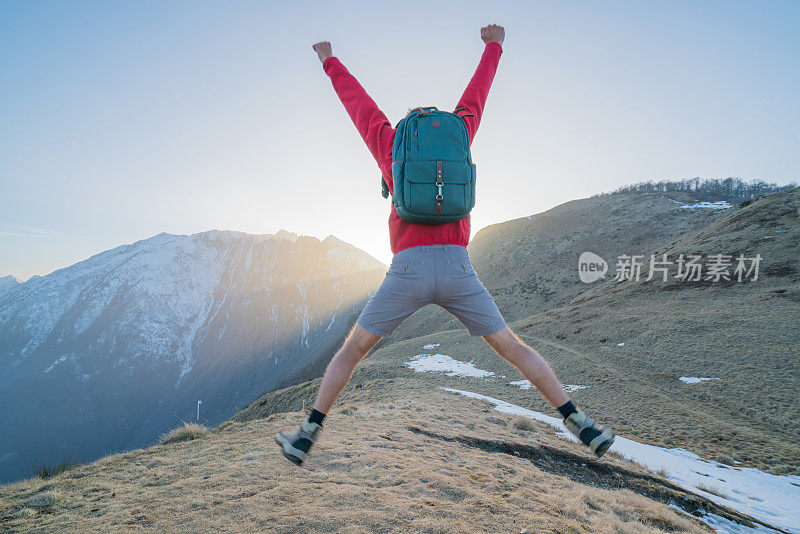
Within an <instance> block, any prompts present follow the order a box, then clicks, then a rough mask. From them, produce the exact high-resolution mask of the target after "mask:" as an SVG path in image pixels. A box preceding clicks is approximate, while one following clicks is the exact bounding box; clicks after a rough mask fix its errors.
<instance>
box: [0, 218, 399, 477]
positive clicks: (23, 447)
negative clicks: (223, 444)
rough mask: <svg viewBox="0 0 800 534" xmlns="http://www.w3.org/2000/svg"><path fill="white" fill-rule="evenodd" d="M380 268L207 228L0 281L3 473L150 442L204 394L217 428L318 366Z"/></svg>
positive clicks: (328, 247)
mask: <svg viewBox="0 0 800 534" xmlns="http://www.w3.org/2000/svg"><path fill="white" fill-rule="evenodd" d="M385 269H386V266H385V265H383V264H382V263H380V262H378V261H377V260H375V259H374V258H372V257H371V256H369V255H368V254H366V253H365V252H363V251H361V250H359V249H357V248H355V247H353V246H352V245H349V244H347V243H345V242H343V241H341V240H339V239H336V238H335V237H333V236H329V237H327V238H326V239H324V240H323V241H320V240H318V239H316V238H313V237H305V236H297V235H296V234H294V233H291V232H287V231H285V230H281V231H279V232H278V233H276V234H275V235H272V234H267V235H248V234H243V233H237V232H223V231H210V232H204V233H199V234H194V235H191V236H185V235H170V234H160V235H157V236H155V237H152V238H150V239H146V240H143V241H139V242H136V243H133V244H131V245H125V246H121V247H117V248H115V249H112V250H109V251H106V252H103V253H101V254H98V255H96V256H93V257H91V258H89V259H87V260H85V261H82V262H80V263H77V264H75V265H73V266H71V267H67V268H65V269H61V270H59V271H56V272H54V273H52V274H50V275H47V276H44V277H37V278H34V279H31V280H29V281H28V282H25V283H21V284H20V283H18V282H17V281H16V280H14V279H13V278H12V279H11V281H8V282H6V279H0V368H1V369H2V370H3V372H2V376H0V428H2V439H0V480H12V479H15V478H19V477H23V476H28V475H29V474H30V467H31V463H37V462H43V461H48V460H49V461H53V460H60V459H61V458H63V457H65V456H73V457H74V459H75V460H87V459H90V458H94V457H97V456H99V455H101V454H104V453H107V452H110V451H114V450H121V449H127V448H131V447H137V446H142V445H146V444H148V443H151V442H152V441H153V440H154V439H155V438H156V437H157V436H158V434H160V433H161V432H163V431H165V430H166V429H168V428H171V427H172V426H175V425H176V424H179V423H180V422H181V420H189V419H193V418H194V417H195V416H196V413H195V410H196V404H197V401H198V400H202V407H201V420H204V421H206V422H209V423H211V424H214V423H216V422H218V421H221V420H222V419H224V418H226V417H229V416H230V415H232V414H233V413H234V412H235V411H236V408H237V405H241V404H247V403H249V402H250V401H251V400H252V399H253V398H255V397H256V396H258V395H259V394H261V393H263V392H264V391H266V390H269V389H272V388H275V387H278V386H280V385H283V384H286V383H288V382H290V381H292V380H293V379H294V380H296V379H298V378H300V377H302V376H303V375H305V374H307V373H312V372H319V371H320V370H321V369H322V368H324V365H325V364H326V363H327V361H328V360H329V359H330V357H331V356H332V354H333V352H334V351H335V350H336V348H337V345H338V344H340V343H341V341H342V339H343V337H344V336H345V335H346V334H347V332H348V330H349V328H350V327H351V326H352V323H353V321H354V320H355V317H356V316H357V314H358V312H359V311H360V310H361V308H362V307H363V305H364V303H365V301H366V299H367V298H368V297H369V295H370V294H371V293H372V292H374V291H375V289H377V287H378V285H379V284H380V282H381V280H382V279H383V275H384V273H385Z"/></svg>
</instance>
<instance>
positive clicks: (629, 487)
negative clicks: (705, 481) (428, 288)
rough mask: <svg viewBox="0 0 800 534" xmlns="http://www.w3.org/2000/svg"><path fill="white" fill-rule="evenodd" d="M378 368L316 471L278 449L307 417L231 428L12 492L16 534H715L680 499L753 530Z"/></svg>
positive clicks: (656, 482) (635, 470)
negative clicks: (276, 439)
mask: <svg viewBox="0 0 800 534" xmlns="http://www.w3.org/2000/svg"><path fill="white" fill-rule="evenodd" d="M399 348H400V347H399V346H396V347H395V349H399ZM411 348H413V347H412V346H411V345H408V346H406V349H411ZM376 356H378V358H377V359H376V361H375V362H373V363H372V366H370V368H369V370H370V371H375V367H374V366H375V365H382V366H385V369H384V370H385V371H387V372H388V371H389V368H390V367H393V372H394V375H395V377H394V378H388V377H387V378H382V379H380V380H371V381H367V382H365V383H363V385H362V383H361V382H360V381H358V380H356V382H355V383H354V384H353V385H352V386H351V387H349V388H348V389H347V390H346V392H345V393H344V395H343V397H342V398H341V400H340V402H339V403H338V404H337V408H336V410H335V411H334V412H333V413H332V414H331V415H330V416H329V418H328V420H327V421H326V426H325V430H324V434H323V436H322V438H321V440H320V442H319V443H318V445H317V447H316V449H315V451H314V455H313V457H311V458H310V459H309V461H307V462H306V464H305V465H304V466H303V467H302V468H298V467H297V466H295V465H294V464H291V463H290V462H288V461H287V460H286V459H284V458H283V456H281V455H280V453H279V452H278V449H277V447H276V446H275V444H274V443H273V436H274V434H275V432H277V431H278V430H281V429H286V428H290V427H293V426H295V425H296V424H297V423H298V421H299V420H300V418H301V417H302V413H299V412H292V413H276V414H272V415H269V416H267V417H266V418H255V419H251V420H247V421H237V422H228V423H225V424H223V425H221V426H220V427H219V428H217V429H216V430H214V431H212V432H210V433H208V434H207V435H205V436H203V437H200V438H198V439H195V440H193V441H188V442H181V443H174V444H169V445H159V446H154V447H151V448H149V449H144V450H136V451H132V452H129V453H125V454H119V455H114V456H109V457H106V458H103V459H101V460H99V461H97V462H95V463H93V464H90V465H84V466H78V467H75V468H73V469H71V470H69V471H66V472H64V473H62V474H60V475H57V476H56V477H54V478H52V479H48V480H39V479H35V480H29V481H25V482H19V483H16V484H12V485H8V486H3V487H0V528H8V529H11V530H15V531H16V530H20V531H25V530H33V529H35V530H44V531H90V530H103V531H126V532H128V531H140V530H142V531H144V530H147V531H160V532H174V531H181V532H187V531H219V532H255V531H270V532H388V531H393V532H394V531H403V532H407V531H413V532H454V531H460V532H520V531H522V530H524V529H527V530H528V531H530V532H559V533H560V532H584V531H614V532H630V533H639V532H665V531H666V532H711V529H710V528H708V527H707V526H705V525H704V524H702V523H700V522H699V521H698V520H696V519H694V518H693V517H691V516H689V515H687V514H684V513H682V512H680V511H677V510H675V509H673V508H670V507H668V506H667V505H668V504H669V503H670V502H677V503H682V506H684V507H685V508H686V509H687V510H706V511H710V512H712V513H715V514H718V515H721V516H723V517H728V518H731V519H738V520H739V521H743V522H745V523H746V522H747V518H746V517H744V516H742V515H740V514H737V513H736V512H732V511H730V510H727V509H725V508H722V507H720V506H718V505H716V504H714V503H711V502H710V501H707V500H706V499H704V498H702V497H699V496H696V495H693V494H691V493H689V492H686V491H685V490H683V489H681V488H679V487H677V486H675V485H674V484H672V483H670V482H669V481H667V480H665V479H663V478H662V477H660V476H658V475H656V474H654V473H651V472H649V471H647V470H645V469H644V468H642V467H640V466H638V465H636V464H633V463H631V462H628V461H626V460H623V459H621V458H619V457H616V456H615V455H614V454H613V453H609V454H608V455H607V456H606V458H605V459H604V461H603V462H600V461H597V460H595V459H594V458H593V457H592V456H590V455H589V454H587V452H586V451H585V450H584V449H583V448H582V447H579V446H578V445H576V444H574V443H571V442H567V441H565V440H563V439H561V438H559V437H557V436H555V435H554V431H553V430H552V429H551V428H550V427H547V426H545V425H543V424H541V423H537V422H527V423H524V424H523V423H520V421H519V420H517V419H515V417H513V416H508V415H503V414H500V413H498V412H496V411H494V410H492V409H491V408H490V407H489V406H488V405H487V404H486V403H484V402H481V401H476V400H472V399H465V398H462V397H459V396H455V395H453V394H451V393H448V392H445V391H442V390H440V389H438V388H437V387H436V386H437V385H438V384H440V383H450V384H451V385H454V384H456V385H460V386H463V385H464V383H465V382H464V380H466V381H469V379H458V378H447V377H444V378H443V377H434V376H433V375H429V374H424V375H417V374H416V373H414V372H413V371H411V370H408V369H405V368H404V367H402V366H397V365H395V364H397V363H399V362H396V361H393V360H391V359H390V358H389V357H388V356H387V355H386V354H384V355H380V356H379V355H376ZM473 386H475V387H477V386H478V384H473ZM314 388H315V384H314V383H312V384H310V385H309V393H311V392H312V391H313V389H314ZM295 393H296V391H295ZM289 395H290V396H291V395H293V393H291V392H289ZM280 396H281V394H280V393H279V392H277V393H274V394H272V396H271V397H270V398H269V401H268V402H267V403H264V404H262V405H261V409H262V410H266V409H267V405H269V404H271V403H272V402H273V401H277V400H278V399H277V398H278V397H280ZM280 409H285V407H280ZM254 410H255V408H254V409H253V410H251V412H250V415H251V416H256V415H258V414H256V413H255V411H254Z"/></svg>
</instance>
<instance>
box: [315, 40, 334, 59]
mask: <svg viewBox="0 0 800 534" xmlns="http://www.w3.org/2000/svg"><path fill="white" fill-rule="evenodd" d="M311 48H313V49H314V51H315V52H316V53H317V55H318V56H319V60H320V61H325V60H326V59H328V58H329V57H331V56H332V55H333V52H332V51H331V43H329V42H328V41H321V42H319V43H317V44H315V45H312V47H311Z"/></svg>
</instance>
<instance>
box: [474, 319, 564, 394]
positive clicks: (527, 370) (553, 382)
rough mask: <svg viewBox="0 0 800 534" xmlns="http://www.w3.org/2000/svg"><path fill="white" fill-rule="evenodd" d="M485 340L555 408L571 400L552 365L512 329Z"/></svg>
mask: <svg viewBox="0 0 800 534" xmlns="http://www.w3.org/2000/svg"><path fill="white" fill-rule="evenodd" d="M483 339H484V340H485V341H486V343H488V344H489V345H490V346H491V347H492V348H493V349H494V350H495V351H496V352H497V353H498V354H499V355H500V356H502V357H503V358H504V359H505V360H506V361H508V363H510V364H511V365H513V366H514V367H516V368H517V369H519V371H520V372H521V373H522V375H523V376H524V377H525V378H527V379H528V380H529V381H530V383H531V384H533V385H534V386H536V389H537V390H539V393H541V394H542V395H543V396H544V398H545V399H547V402H549V403H550V404H551V405H552V406H553V408H558V407H559V406H563V405H564V403H566V402H568V401H569V400H570V399H569V395H567V394H566V393H565V392H564V388H563V386H562V385H561V382H559V381H558V378H556V375H555V373H553V370H552V369H551V368H550V365H549V364H548V363H547V362H546V361H545V359H544V358H542V356H541V355H540V354H539V353H538V352H536V351H535V350H533V349H532V348H530V347H529V346H528V345H526V344H525V343H524V342H523V341H522V340H521V339H519V338H518V337H517V336H516V334H514V332H512V331H511V329H510V328H508V327H505V328H504V329H503V330H500V331H499V332H496V333H494V334H491V335H488V336H483Z"/></svg>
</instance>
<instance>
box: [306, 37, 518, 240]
mask: <svg viewBox="0 0 800 534" xmlns="http://www.w3.org/2000/svg"><path fill="white" fill-rule="evenodd" d="M502 53H503V47H502V46H501V45H500V43H488V44H487V45H486V48H484V50H483V55H482V56H481V61H480V63H479V64H478V68H477V69H476V70H475V74H473V75H472V79H471V80H470V82H469V85H467V88H466V90H465V91H464V94H463V95H462V96H461V100H459V101H458V104H456V107H455V108H454V109H458V108H460V107H464V108H466V109H465V110H464V111H463V112H459V113H460V114H461V115H467V114H470V113H471V114H473V116H471V117H466V116H465V117H463V120H464V122H465V123H466V125H467V133H468V134H469V142H470V144H472V139H473V138H474V137H475V133H476V132H477V131H478V125H479V124H480V122H481V115H482V114H483V107H484V105H485V104H486V97H488V96H489V88H490V87H491V86H492V80H493V79H494V74H495V72H496V71H497V64H498V63H499V62H500V56H501V55H502ZM322 68H323V69H324V70H325V74H327V75H328V76H330V78H331V82H332V83H333V89H334V90H335V91H336V94H337V95H338V96H339V100H341V101H342V104H344V107H345V109H346V110H347V113H348V114H349V115H350V118H351V119H352V120H353V123H354V124H355V125H356V128H357V129H358V133H360V134H361V137H362V139H364V142H365V143H366V144H367V148H369V151H370V153H372V156H373V157H374V158H375V160H376V161H377V162H378V167H379V168H380V170H381V172H382V173H383V178H384V180H386V185H387V186H388V187H389V191H390V192H394V184H393V183H392V143H393V142H394V134H395V132H396V131H397V130H395V129H394V128H392V124H391V123H390V122H389V121H388V120H387V119H386V115H384V114H383V112H382V111H381V110H380V109H378V106H377V105H375V102H374V101H373V100H372V98H370V96H369V95H368V94H367V92H366V91H365V90H364V88H363V87H361V84H359V83H358V80H356V79H355V78H354V77H353V75H352V74H350V72H349V71H348V70H347V69H346V68H345V66H344V65H342V62H341V61H339V58H337V57H336V56H331V57H329V58H328V59H326V60H325V61H324V62H323V63H322ZM376 188H377V187H376ZM391 210H392V211H391V213H390V214H389V244H390V246H391V248H392V254H397V253H398V252H400V251H401V250H403V249H405V248H408V247H416V246H419V245H436V244H444V245H461V246H463V247H466V246H467V243H468V242H469V233H470V216H469V215H467V216H466V218H464V219H461V220H460V221H454V222H450V223H444V224H417V223H411V222H407V221H404V220H403V219H401V218H400V217H398V216H397V211H396V210H395V208H394V205H392V206H391Z"/></svg>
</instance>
